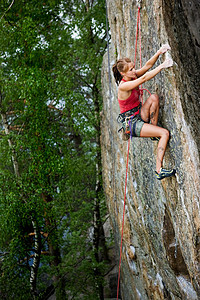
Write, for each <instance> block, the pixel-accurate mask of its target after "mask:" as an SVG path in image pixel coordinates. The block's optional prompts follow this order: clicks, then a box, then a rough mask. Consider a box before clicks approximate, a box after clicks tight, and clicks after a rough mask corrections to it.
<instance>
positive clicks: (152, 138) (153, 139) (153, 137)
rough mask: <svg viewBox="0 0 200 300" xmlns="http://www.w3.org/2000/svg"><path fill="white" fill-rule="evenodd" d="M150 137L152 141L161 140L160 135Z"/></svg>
mask: <svg viewBox="0 0 200 300" xmlns="http://www.w3.org/2000/svg"><path fill="white" fill-rule="evenodd" d="M150 139H151V140H152V141H159V140H160V138H159V137H155V136H152V137H150Z"/></svg>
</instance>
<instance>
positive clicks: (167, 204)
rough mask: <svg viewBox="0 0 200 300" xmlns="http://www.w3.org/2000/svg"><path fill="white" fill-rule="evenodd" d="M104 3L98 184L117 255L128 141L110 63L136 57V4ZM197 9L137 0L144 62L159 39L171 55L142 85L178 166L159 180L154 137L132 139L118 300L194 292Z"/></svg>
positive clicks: (198, 287)
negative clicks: (155, 100)
mask: <svg viewBox="0 0 200 300" xmlns="http://www.w3.org/2000/svg"><path fill="white" fill-rule="evenodd" d="M107 7H108V19H109V25H110V33H111V41H110V48H109V50H110V51H109V52H110V59H109V62H108V55H105V57H104V61H103V66H102V92H103V111H102V121H101V127H102V128H101V129H102V137H101V145H102V164H103V182H104V190H105V195H106V200H107V206H108V210H109V215H110V222H111V226H112V229H113V233H114V239H115V247H116V253H117V256H118V257H119V249H120V239H121V229H122V215H123V204H124V183H125V170H126V157H127V142H124V141H122V140H121V137H120V134H119V133H118V132H117V131H118V129H119V128H120V124H118V123H117V121H116V119H117V116H118V114H119V107H118V101H117V86H116V84H115V82H114V78H113V76H112V74H111V82H110V87H111V95H110V93H109V72H108V64H109V66H110V68H111V67H112V65H113V64H114V63H115V61H116V59H118V58H120V57H124V56H127V57H130V58H132V59H134V51H135V50H134V45H135V32H136V20H137V3H136V1H133V0H124V1H123V0H107ZM199 12H200V3H199V1H198V0H193V1H186V0H143V1H141V31H142V32H141V37H142V63H143V64H144V63H145V62H146V61H147V60H148V59H149V58H150V57H151V56H152V55H153V54H154V53H155V52H156V51H157V50H158V49H159V48H160V46H161V45H162V44H165V43H169V45H170V46H171V51H170V55H171V57H172V58H173V60H174V66H173V67H172V68H170V69H167V70H163V71H162V72H161V73H159V74H158V75H157V76H156V77H155V78H154V79H152V80H151V81H149V82H148V83H145V84H144V86H143V87H144V88H147V89H149V90H150V91H151V93H154V92H156V93H157V94H158V95H159V97H160V114H159V125H160V126H162V127H164V128H167V129H168V130H169V131H170V134H171V139H170V141H169V144H168V147H167V152H166V155H165V160H164V166H165V167H166V168H168V167H174V168H176V170H177V173H176V176H174V177H171V178H168V179H164V180H162V181H161V182H160V181H158V180H157V179H156V178H155V174H154V170H155V161H156V148H157V142H153V141H151V140H150V139H149V138H146V139H145V138H143V139H141V138H133V139H132V141H131V145H130V155H129V168H128V182H127V194H126V210H125V224H124V238H123V251H122V266H121V286H120V290H121V299H124V300H132V299H134V300H135V299H142V300H145V299H159V300H160V299H188V300H193V299H200V209H199V206H200V203H199V200H200V199H199V198H200V180H199V149H200V138H199V137H200V134H199V132H200V125H199V124H200V122H199V121H200V103H199V86H200V85H199V79H200V74H199V73H200V34H199V27H200V26H199V25H200V18H199ZM161 61H162V58H160V59H159V61H158V63H160V62H161ZM156 65H157V64H156ZM156 65H155V66H156ZM138 67H139V58H138V57H137V62H136V68H138ZM147 97H148V94H144V99H145V98H147ZM117 268H118V266H117Z"/></svg>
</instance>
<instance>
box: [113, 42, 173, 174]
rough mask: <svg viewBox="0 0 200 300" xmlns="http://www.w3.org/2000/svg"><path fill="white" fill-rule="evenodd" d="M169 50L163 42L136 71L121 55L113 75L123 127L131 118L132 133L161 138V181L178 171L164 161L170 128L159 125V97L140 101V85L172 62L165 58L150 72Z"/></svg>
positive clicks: (159, 146)
mask: <svg viewBox="0 0 200 300" xmlns="http://www.w3.org/2000/svg"><path fill="white" fill-rule="evenodd" d="M168 50H170V47H169V45H167V44H166V45H163V46H162V47H161V48H160V49H159V50H158V51H157V52H156V54H155V55H154V56H152V57H151V58H150V59H149V60H148V61H147V62H146V64H145V65H144V66H143V67H142V68H141V69H138V70H135V66H134V63H133V62H132V61H131V59H129V58H126V57H125V58H122V59H119V60H118V61H117V63H116V64H115V65H114V66H113V68H112V70H113V75H114V77H115V81H116V83H117V85H118V102H119V107H120V115H119V118H120V122H122V124H123V128H125V127H126V124H127V119H128V120H129V126H130V134H131V136H136V137H150V138H151V139H152V140H158V141H159V142H158V148H157V158H156V171H155V173H156V177H157V179H158V180H161V179H163V178H165V177H170V176H172V175H174V174H175V172H176V171H175V170H174V169H172V170H166V169H164V168H163V167H162V162H163V158H164V154H165V150H166V147H167V143H168V140H169V131H168V130H167V129H164V128H162V127H159V126H157V123H158V113H159V97H158V95H157V94H152V95H151V96H150V97H149V98H148V99H147V100H146V101H145V103H144V104H143V105H141V103H140V89H139V86H140V85H141V84H143V83H144V82H146V81H148V80H150V79H152V78H153V77H155V76H156V75H157V74H158V73H159V72H160V71H161V70H162V69H165V68H169V67H171V66H172V65H173V61H172V59H166V60H165V61H164V62H163V63H161V64H160V65H159V66H158V67H156V68H155V69H153V70H151V71H149V72H147V71H148V70H149V69H150V68H151V67H152V66H153V65H154V64H155V62H156V61H157V59H158V57H159V56H160V55H161V54H163V53H165V52H166V51H168Z"/></svg>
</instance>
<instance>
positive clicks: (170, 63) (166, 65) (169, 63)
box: [161, 58, 173, 69]
mask: <svg viewBox="0 0 200 300" xmlns="http://www.w3.org/2000/svg"><path fill="white" fill-rule="evenodd" d="M161 66H162V67H163V69H167V68H170V67H172V66H173V60H172V59H171V58H167V59H165V61H164V62H163V63H162V64H161Z"/></svg>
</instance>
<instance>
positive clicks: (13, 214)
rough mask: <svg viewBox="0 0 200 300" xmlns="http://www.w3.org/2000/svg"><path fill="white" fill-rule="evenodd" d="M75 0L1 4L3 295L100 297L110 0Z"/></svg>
mask: <svg viewBox="0 0 200 300" xmlns="http://www.w3.org/2000/svg"><path fill="white" fill-rule="evenodd" d="M70 4H71V5H69V3H66V2H65V1H58V0H57V1H56V0H55V1H45V3H41V2H38V1H31V2H24V1H17V2H13V5H12V7H11V8H10V9H9V10H7V9H8V8H7V1H4V2H2V3H1V11H4V12H5V14H4V15H3V17H2V19H1V31H0V42H1V45H2V48H1V55H0V56H1V69H0V80H1V84H0V94H1V117H2V134H1V140H0V143H1V144H0V149H1V151H0V152H1V156H0V174H1V176H0V195H1V196H0V206H1V212H2V215H1V225H0V226H1V232H2V235H1V237H0V249H1V251H2V259H1V270H2V276H1V280H0V293H1V298H2V299H4V298H5V299H7V298H11V299H12V298H15V299H23V298H24V299H29V298H30V299H33V298H35V299H37V298H41V299H48V297H49V295H51V294H52V293H54V291H56V297H57V299H65V297H66V294H65V292H66V290H67V291H68V292H67V293H68V294H70V295H73V296H74V297H79V295H80V294H82V295H86V297H87V299H89V297H90V299H94V297H96V298H98V297H99V298H100V299H103V273H104V270H105V264H104V263H103V261H104V260H105V259H107V256H106V254H107V253H106V244H105V238H104V234H103V226H102V223H103V217H102V216H103V215H104V214H105V206H104V204H103V192H102V185H101V159H100V139H99V135H100V125H99V111H100V109H101V95H100V66H101V61H102V56H103V53H104V51H105V48H106V44H105V8H104V6H103V5H102V3H101V1H86V2H83V1H72V2H71V3H70ZM85 45H87V46H88V48H89V50H88V51H85ZM94 58H95V59H94ZM77 272H79V278H80V281H78V280H77V285H76V286H75V285H74V280H75V278H77ZM83 279H84V280H85V286H84V285H83V284H82V283H83ZM86 285H87V287H86ZM46 286H47V288H46ZM19 287H20V289H19ZM92 297H93V298H92Z"/></svg>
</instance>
